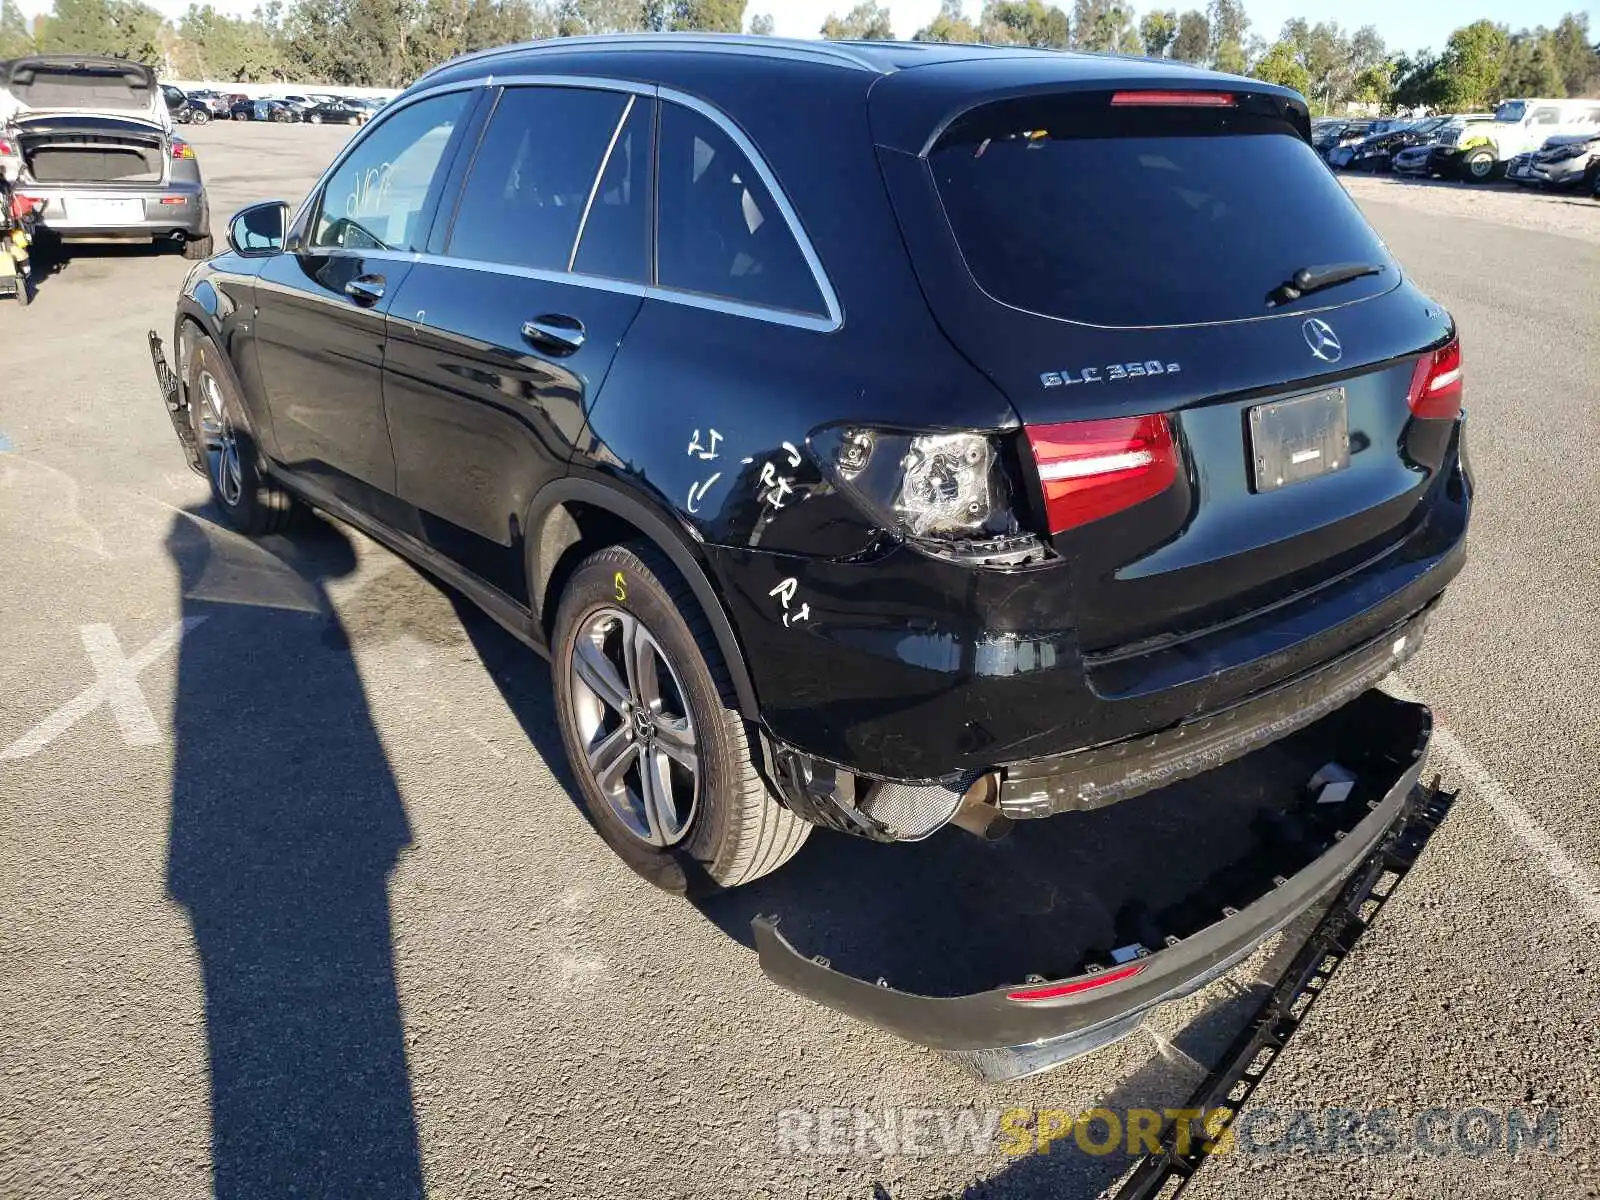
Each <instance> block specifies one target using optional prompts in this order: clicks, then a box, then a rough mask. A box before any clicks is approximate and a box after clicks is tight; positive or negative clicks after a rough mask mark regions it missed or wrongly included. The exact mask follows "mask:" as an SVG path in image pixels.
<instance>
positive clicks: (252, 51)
mask: <svg viewBox="0 0 1600 1200" xmlns="http://www.w3.org/2000/svg"><path fill="white" fill-rule="evenodd" d="M178 36H179V38H180V39H181V42H182V45H183V47H184V48H185V56H186V61H185V64H184V66H183V68H182V69H181V71H180V74H181V75H183V76H185V77H187V78H190V79H231V80H236V81H240V82H243V81H246V80H259V79H272V78H274V77H275V76H277V75H279V74H281V73H282V71H283V54H282V52H281V50H280V49H279V46H278V41H277V38H276V37H274V36H273V31H272V30H271V29H269V28H268V27H267V25H266V22H265V20H264V19H263V18H262V17H261V16H260V15H257V16H255V17H229V16H225V15H223V14H222V13H219V12H217V10H216V9H214V8H212V7H211V5H209V4H207V5H205V6H204V7H200V6H198V5H190V6H189V11H188V12H187V13H185V14H184V16H183V19H182V21H180V22H179V23H178Z"/></svg>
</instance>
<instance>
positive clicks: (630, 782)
mask: <svg viewBox="0 0 1600 1200" xmlns="http://www.w3.org/2000/svg"><path fill="white" fill-rule="evenodd" d="M551 650H552V652H551V674H552V675H553V677H554V680H555V692H556V718H557V721H558V723H559V724H560V726H561V737H562V741H563V743H564V744H565V746H566V750H567V759H568V762H569V763H570V764H571V767H572V772H573V774H574V775H575V776H576V777H577V780H578V786H579V803H580V805H581V806H582V808H583V810H584V814H585V815H586V816H587V817H588V818H589V821H590V823H591V824H592V825H593V826H594V828H595V830H596V832H598V833H599V834H600V836H601V837H603V838H604V839H605V840H606V842H607V843H608V844H609V845H610V846H611V848H612V849H613V850H615V851H616V852H617V854H618V856H619V857H620V858H621V859H622V860H623V861H624V862H625V863H627V864H628V866H630V867H632V868H633V869H634V870H635V871H636V872H638V873H639V874H640V875H642V876H643V877H644V878H645V879H648V880H649V881H650V882H651V883H653V884H655V885H656V886H657V887H659V888H662V889H664V890H666V891H669V892H673V893H675V894H678V895H706V894H709V893H712V892H716V891H719V890H721V889H723V888H732V887H738V886H739V885H740V884H744V883H749V882H751V881H752V880H755V879H759V878H760V877H761V876H763V875H766V874H768V873H770V872H772V871H775V870H777V869H778V868H779V867H780V866H782V865H783V864H784V863H786V862H788V861H789V859H790V858H792V857H793V856H794V854H795V853H796V852H797V851H798V850H799V849H800V847H801V846H802V845H804V844H805V840H806V838H807V836H808V835H809V834H810V832H811V825H810V823H809V822H807V821H806V820H804V819H803V818H801V817H800V816H798V815H796V814H795V813H793V812H791V811H790V810H789V809H787V808H785V807H783V806H782V805H781V804H780V803H779V802H778V800H777V798H776V797H774V796H773V795H772V794H771V792H769V791H768V790H767V786H766V784H765V782H764V781H763V780H762V778H761V776H760V774H759V773H758V772H757V771H756V769H755V766H754V764H753V763H752V761H751V743H750V736H749V734H748V733H747V730H746V725H745V722H744V719H743V718H742V717H741V716H740V715H739V711H738V702H737V700H736V699H735V697H734V691H733V685H732V683H731V681H730V679H729V675H728V668H727V665H726V664H725V663H724V662H723V659H722V654H721V652H720V650H719V649H718V647H717V641H716V638H715V636H714V635H713V634H712V632H711V627H710V624H709V623H708V622H707V621H706V618H705V615H704V613H702V612H701V609H700V606H699V603H698V602H697V601H696V599H695V595H694V592H693V591H692V590H691V589H690V587H689V585H688V584H687V583H686V582H685V581H684V579H683V577H682V576H681V575H679V574H678V572H677V570H676V569H675V568H674V567H673V565H672V563H671V561H670V560H669V559H668V558H667V557H666V556H665V555H664V554H662V553H661V551H660V550H659V549H657V548H656V547H655V546H654V545H653V544H651V543H649V542H644V541H640V542H631V543H629V544H627V545H621V546H609V547H607V548H606V549H604V550H601V551H598V552H597V553H595V554H593V555H591V556H590V557H589V558H587V559H586V560H585V561H584V562H583V563H582V564H581V565H580V566H579V567H578V568H577V570H576V571H575V572H574V573H573V575H572V577H571V579H570V580H569V581H568V582H567V585H566V588H565V589H564V590H563V592H562V594H561V603H560V607H559V608H558V610H557V613H556V621H555V633H554V637H553V638H552V641H551ZM619 664H620V665H619ZM629 664H634V665H637V666H639V667H640V668H641V669H640V670H639V671H637V672H636V671H634V670H633V669H630V666H629ZM641 681H643V682H641ZM608 698H609V699H608ZM613 702H614V703H613ZM686 746H687V747H690V749H689V750H688V752H687V753H686V752H685V749H684V747H686ZM630 755H631V758H630V757H629V756H630ZM685 759H690V760H692V761H693V763H694V767H693V768H692V770H691V768H689V767H687V766H685V765H684V761H685ZM608 763H611V764H620V765H614V766H612V767H611V769H610V770H609V772H608V769H607V764H608ZM646 771H651V772H652V774H651V775H650V776H649V777H648V778H647V776H646ZM608 774H609V784H610V786H609V787H607V786H605V785H603V784H602V782H601V777H602V776H606V775H608ZM652 780H654V782H652ZM652 797H653V799H652Z"/></svg>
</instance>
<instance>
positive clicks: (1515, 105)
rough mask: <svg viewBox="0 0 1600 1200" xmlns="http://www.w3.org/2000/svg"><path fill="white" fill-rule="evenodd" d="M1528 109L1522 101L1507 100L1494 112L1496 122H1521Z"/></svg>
mask: <svg viewBox="0 0 1600 1200" xmlns="http://www.w3.org/2000/svg"><path fill="white" fill-rule="evenodd" d="M1527 108H1528V106H1527V105H1526V104H1524V103H1523V102H1522V101H1521V100H1507V101H1506V102H1505V103H1504V104H1502V105H1501V106H1500V107H1499V108H1497V109H1495V110H1494V119H1495V120H1496V121H1520V120H1522V114H1523V113H1524V112H1526V111H1527Z"/></svg>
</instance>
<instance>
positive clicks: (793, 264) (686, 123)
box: [656, 104, 827, 314]
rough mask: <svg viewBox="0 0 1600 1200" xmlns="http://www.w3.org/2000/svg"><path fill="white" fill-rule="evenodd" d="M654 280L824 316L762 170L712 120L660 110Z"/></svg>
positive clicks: (676, 109) (668, 107)
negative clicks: (657, 211)
mask: <svg viewBox="0 0 1600 1200" xmlns="http://www.w3.org/2000/svg"><path fill="white" fill-rule="evenodd" d="M660 138H661V147H660V152H659V159H658V161H659V167H658V169H659V171H660V173H661V182H660V185H659V186H660V204H659V221H660V227H659V231H658V233H657V247H656V271H657V282H658V283H659V284H660V285H661V286H662V287H667V288H676V289H678V290H680V291H686V292H699V293H701V294H702V295H707V296H718V297H722V298H724V299H727V300H735V301H739V302H741V303H744V304H754V305H759V306H761V307H764V308H781V309H788V310H790V311H793V312H802V313H815V314H823V313H826V311H827V309H826V306H825V305H824V303H823V300H822V295H821V293H820V292H819V291H818V290H817V281H816V278H815V277H814V276H813V275H812V273H811V268H810V266H809V264H808V263H807V262H806V259H805V255H804V254H802V253H801V251H800V246H799V244H798V243H797V242H796V241H795V238H794V234H793V233H792V232H791V231H790V229H789V226H788V223H787V222H786V221H785V220H784V218H783V214H782V213H781V212H779V211H778V206H777V205H776V204H775V203H774V202H773V199H772V195H771V193H769V192H768V191H767V188H766V186H765V184H763V183H762V181H761V177H760V175H758V174H757V173H756V170H755V168H754V167H753V166H751V164H750V160H749V159H747V158H746V157H745V155H744V153H743V151H741V150H740V149H739V147H738V146H737V145H735V144H734V142H733V139H732V138H730V137H729V136H728V135H727V134H726V133H724V132H723V131H722V129H721V128H720V127H718V126H717V125H716V124H715V123H714V122H712V121H711V120H709V119H707V118H706V117H703V116H701V115H700V114H699V113H697V112H694V111H692V110H690V109H687V108H684V107H682V106H680V105H677V104H663V105H662V108H661V133H660Z"/></svg>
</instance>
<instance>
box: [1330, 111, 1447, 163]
mask: <svg viewBox="0 0 1600 1200" xmlns="http://www.w3.org/2000/svg"><path fill="white" fill-rule="evenodd" d="M1449 121H1450V118H1449V117H1425V118H1423V119H1422V120H1420V121H1409V122H1403V123H1402V124H1400V125H1398V126H1396V127H1395V128H1392V129H1385V130H1383V131H1382V132H1381V133H1369V134H1368V135H1367V136H1366V137H1364V138H1362V139H1361V140H1360V141H1359V142H1357V143H1356V144H1355V145H1354V146H1352V147H1350V162H1349V166H1350V168H1351V169H1352V170H1355V171H1387V170H1389V168H1390V166H1391V165H1392V164H1393V162H1394V156H1395V155H1396V154H1398V153H1399V152H1400V151H1401V150H1404V149H1405V148H1406V147H1408V146H1423V145H1427V144H1428V143H1429V142H1431V141H1432V140H1433V135H1434V133H1435V132H1436V131H1438V130H1440V129H1443V128H1444V126H1445V125H1447V124H1448V123H1449Z"/></svg>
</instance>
